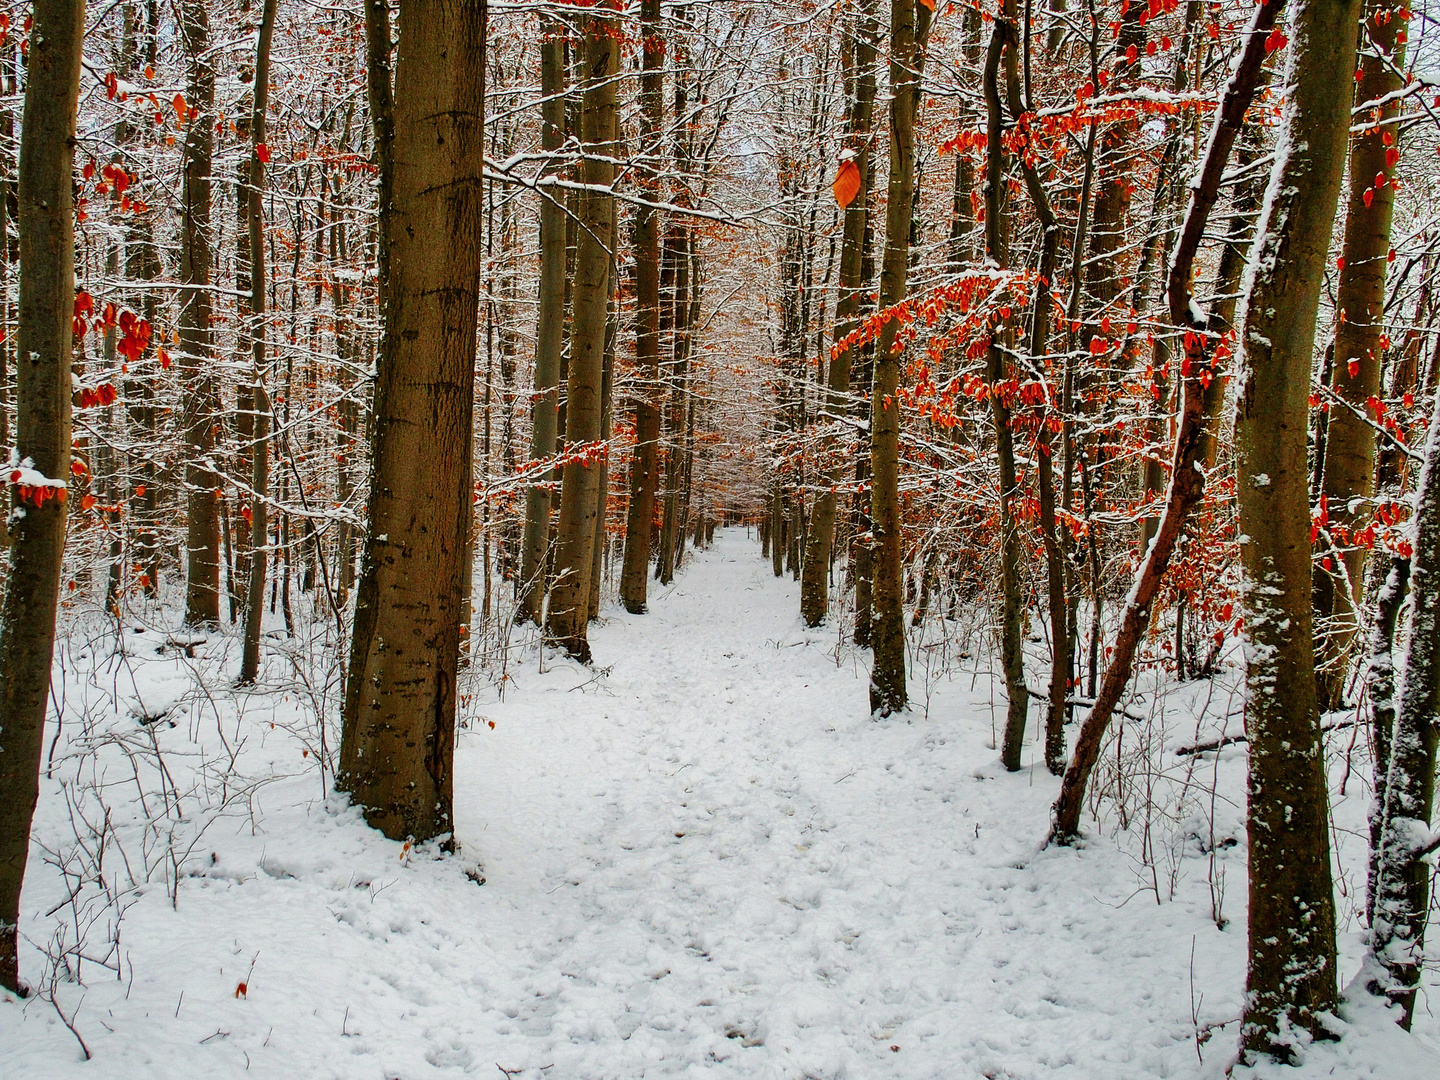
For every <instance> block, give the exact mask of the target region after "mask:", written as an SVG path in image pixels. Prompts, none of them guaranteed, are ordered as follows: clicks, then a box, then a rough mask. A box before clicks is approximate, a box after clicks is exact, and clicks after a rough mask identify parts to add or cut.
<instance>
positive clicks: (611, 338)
mask: <svg viewBox="0 0 1440 1080" xmlns="http://www.w3.org/2000/svg"><path fill="white" fill-rule="evenodd" d="M607 292H608V294H609V300H608V301H607V308H606V311H607V314H606V316H605V358H604V361H603V366H602V367H601V374H600V441H601V442H603V443H604V444H605V449H604V451H603V452H602V453H601V455H600V481H599V483H598V484H597V485H596V493H595V541H594V543H593V545H592V546H591V550H590V598H589V601H588V604H589V606H588V608H587V611H586V618H588V619H590V620H592V621H593V620H595V619H598V618H599V617H600V586H601V585H602V584H603V581H602V579H603V577H604V571H605V559H604V556H605V545H606V543H607V542H608V541H607V537H608V534H607V533H606V531H605V510H606V507H607V505H608V503H609V501H610V427H611V416H612V412H613V407H614V404H613V400H614V390H615V346H616V339H617V337H618V336H619V331H620V327H619V325H618V321H619V313H618V311H617V310H616V304H617V298H616V296H615V262H614V260H613V259H612V260H611V262H610V285H609V286H608V288H607Z"/></svg>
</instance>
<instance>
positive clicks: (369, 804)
mask: <svg viewBox="0 0 1440 1080" xmlns="http://www.w3.org/2000/svg"><path fill="white" fill-rule="evenodd" d="M487 15H488V9H487V5H486V4H484V3H480V4H472V3H466V2H464V0H401V4H400V9H399V19H398V23H399V38H400V44H399V50H398V55H397V59H396V63H395V82H394V88H393V92H392V89H391V84H390V65H389V53H390V25H389V16H388V7H387V5H386V4H385V2H384V0H368V2H367V5H366V37H367V44H368V49H367V51H368V54H369V64H368V67H369V82H370V100H371V115H372V117H373V118H374V121H375V137H376V147H377V157H378V159H379V162H380V198H381V201H380V235H381V258H380V282H381V304H382V312H383V320H384V338H383V341H382V345H381V353H380V358H379V364H378V377H377V381H376V389H375V430H374V437H373V442H372V445H373V463H372V465H371V475H370V498H369V507H370V526H369V532H368V535H367V536H366V540H365V553H364V563H363V567H362V570H361V575H360V582H359V585H358V587H357V590H356V605H355V628H354V632H353V637H352V639H351V650H350V670H349V679H348V682H347V685H346V689H345V710H344V726H343V731H342V741H341V746H340V770H339V776H338V783H337V786H338V787H339V788H340V789H341V790H343V791H348V792H350V794H351V795H352V797H353V798H354V799H355V801H356V802H357V803H359V804H361V805H362V806H363V807H364V808H365V818H366V820H367V821H368V822H369V823H370V824H371V825H373V826H375V827H376V828H378V829H380V830H381V831H382V832H384V833H385V835H387V836H389V837H391V838H394V839H402V838H405V837H414V838H415V839H417V840H428V839H432V838H435V837H437V836H442V835H443V834H446V833H449V832H450V831H451V830H452V829H453V819H452V809H451V807H452V788H453V768H452V761H453V755H454V743H455V675H456V667H457V664H458V659H459V652H460V644H459V637H460V617H461V610H462V607H463V604H464V601H465V598H466V595H467V594H468V591H469V582H468V581H466V580H465V579H464V573H463V570H464V565H465V551H466V548H467V546H468V541H469V532H470V522H471V517H472V506H471V503H472V497H471V486H470V471H471V470H470V457H471V445H472V433H471V426H472V421H473V409H474V405H473V401H474V381H475V373H474V358H475V332H476V325H477V315H478V311H479V288H480V270H481V265H482V262H483V249H482V244H481V217H482V213H483V205H482V200H481V192H482V176H483V167H484V152H485V62H484V59H485V36H486V23H487Z"/></svg>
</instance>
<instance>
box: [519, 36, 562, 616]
mask: <svg viewBox="0 0 1440 1080" xmlns="http://www.w3.org/2000/svg"><path fill="white" fill-rule="evenodd" d="M541 29H542V33H543V40H542V41H541V43H540V93H541V95H542V97H543V98H544V99H545V100H544V103H543V104H542V105H541V106H540V146H541V148H542V149H543V150H545V151H547V152H549V153H552V154H553V153H556V152H557V151H559V149H560V147H561V146H562V145H563V144H564V142H565V96H564V95H565V39H564V31H565V27H564V24H563V23H561V22H560V21H559V20H558V19H549V18H547V19H545V20H543V21H542V23H541ZM564 198H565V195H564V193H563V192H562V191H560V190H558V189H550V190H546V187H545V185H542V189H541V195H540V293H539V298H538V299H539V307H540V310H539V315H538V319H537V322H536V327H535V395H534V397H533V398H532V399H531V401H532V404H531V406H530V421H531V427H530V460H531V462H532V465H533V463H534V462H537V461H544V460H546V459H547V458H550V457H553V456H554V454H555V437H556V427H557V422H558V408H559V401H560V353H561V348H562V346H563V344H564V335H565V204H564V202H563V201H562V200H563V199H564ZM548 479H549V471H548V470H547V472H546V474H545V475H544V476H542V477H540V478H538V480H539V482H537V483H535V484H532V485H531V486H530V487H529V488H528V489H527V490H526V492H525V535H524V538H523V540H522V545H523V550H522V553H521V561H520V603H519V613H520V616H521V617H522V618H526V619H529V620H530V621H531V622H533V623H534V624H535V625H536V626H539V625H540V624H541V622H542V620H543V617H544V611H543V609H544V606H545V549H546V547H547V546H548V544H549V540H550V505H551V497H550V490H549V489H548V488H547V487H545V486H542V485H543V483H544V481H546V480H548Z"/></svg>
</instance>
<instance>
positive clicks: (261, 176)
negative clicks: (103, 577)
mask: <svg viewBox="0 0 1440 1080" xmlns="http://www.w3.org/2000/svg"><path fill="white" fill-rule="evenodd" d="M276 2H277V0H265V6H264V8H263V9H262V12H261V15H260V37H259V41H258V42H257V44H256V46H255V91H254V93H255V99H254V104H253V107H252V109H251V112H250V138H251V144H252V149H251V153H250V161H249V173H248V178H249V181H250V183H249V186H248V187H247V188H246V191H245V196H246V198H247V200H248V202H249V209H248V212H247V213H246V224H247V227H248V234H249V239H250V349H251V377H252V378H253V380H254V383H253V386H252V388H251V395H252V397H251V422H252V429H251V434H252V443H251V447H250V488H251V496H250V582H249V584H248V585H247V586H246V604H245V631H244V644H243V647H242V650H241V655H240V678H239V681H240V682H241V683H242V684H245V683H253V682H254V681H255V680H256V679H257V678H259V675H260V632H261V626H262V624H263V623H264V620H265V568H266V561H267V554H268V552H267V543H268V533H267V515H266V501H267V499H268V498H269V491H270V395H269V393H268V391H267V390H266V389H265V367H266V360H265V339H266V332H265V210H264V203H263V197H264V194H265V162H264V160H263V159H264V157H267V156H269V155H268V153H264V154H262V151H261V148H262V147H264V146H265V111H266V109H267V107H268V105H269V101H270V42H271V40H272V39H273V37H274V34H275V7H276Z"/></svg>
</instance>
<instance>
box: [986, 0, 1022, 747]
mask: <svg viewBox="0 0 1440 1080" xmlns="http://www.w3.org/2000/svg"><path fill="white" fill-rule="evenodd" d="M1014 18H1015V3H1014V0H1006V4H1005V9H1004V15H1003V18H1001V19H997V20H996V21H995V30H994V32H993V33H992V35H991V38H990V45H989V48H988V49H987V50H986V53H985V69H984V75H983V83H984V90H985V103H986V143H987V158H986V170H985V184H984V195H985V253H986V255H987V256H988V257H989V258H990V259H991V260H993V261H994V263H995V265H996V266H998V267H1001V268H1002V269H1003V268H1006V267H1008V266H1009V261H1010V229H1009V220H1008V209H1007V208H1006V205H1005V203H1006V199H1005V191H1004V188H1005V151H1004V146H1003V143H1002V141H1001V140H1002V137H1003V135H1004V131H1005V118H1004V115H1003V111H1002V110H1003V106H1002V105H1001V102H1000V63H1001V58H1002V54H1003V53H1004V50H1005V49H1006V48H1007V42H1008V41H1009V40H1010V39H1011V36H1012V35H1011V31H1010V26H1011V25H1012V24H1013V22H1014ZM1008 47H1010V48H1013V46H1008ZM996 338H997V339H1000V340H992V342H991V344H990V347H989V348H988V349H987V350H986V353H985V381H986V382H987V383H989V384H990V391H991V393H990V415H991V419H992V421H993V422H994V425H995V456H996V458H997V460H998V464H999V480H1000V492H999V495H1000V534H1001V537H1000V663H1001V666H1002V667H1003V669H1004V671H1005V689H1006V697H1007V704H1006V711H1005V733H1004V738H1003V740H1002V743H1001V749H1000V759H1001V761H1002V762H1003V763H1004V765H1005V768H1007V769H1009V770H1010V771H1011V772H1014V771H1015V770H1016V769H1019V768H1020V750H1021V744H1022V743H1023V741H1024V738H1025V718H1026V715H1027V714H1028V713H1029V711H1030V692H1029V690H1028V689H1027V688H1026V685H1025V642H1024V638H1023V636H1022V628H1021V622H1022V620H1023V618H1024V614H1025V611H1024V603H1025V601H1024V594H1023V585H1022V583H1021V581H1020V530H1019V525H1018V524H1017V523H1016V521H1015V512H1014V505H1013V504H1014V499H1015V493H1016V486H1017V485H1016V477H1015V446H1014V440H1013V436H1012V434H1011V431H1010V407H1009V406H1008V405H1007V404H1006V402H1005V398H1004V396H1003V394H1002V393H1001V387H1000V384H1001V383H1002V382H1003V381H1004V379H1005V366H1006V365H1005V352H1006V349H1005V348H1003V347H1002V341H1003V340H1005V339H1008V341H1009V343H1010V344H1011V345H1012V349H1011V351H1013V341H1014V329H1013V326H1012V325H1011V324H1010V323H1009V322H1008V321H1007V323H1006V324H1005V326H1004V327H1003V328H997V330H996Z"/></svg>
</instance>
